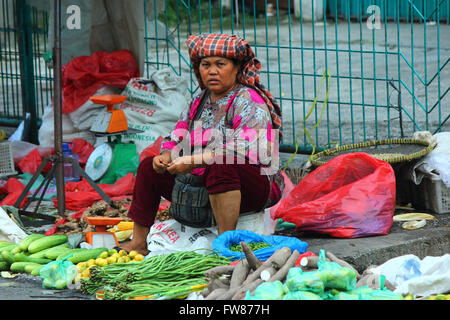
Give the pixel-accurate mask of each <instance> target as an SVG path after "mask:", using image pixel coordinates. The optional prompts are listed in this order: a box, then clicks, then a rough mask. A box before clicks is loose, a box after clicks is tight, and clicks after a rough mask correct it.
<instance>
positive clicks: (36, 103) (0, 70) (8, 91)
mask: <svg viewBox="0 0 450 320" xmlns="http://www.w3.org/2000/svg"><path fill="white" fill-rule="evenodd" d="M47 30H48V13H47V12H45V11H39V10H37V9H35V8H31V7H30V6H29V5H28V4H27V3H26V1H25V0H1V1H0V74H1V97H0V124H1V125H6V126H14V127H16V126H18V125H19V123H20V122H21V121H22V120H23V119H24V118H25V116H26V114H29V116H30V120H31V121H30V131H31V132H37V128H38V126H39V124H40V118H41V116H42V113H43V109H44V107H45V106H46V105H47V104H48V103H49V102H50V100H51V97H52V94H53V92H52V90H53V89H52V85H53V83H52V81H53V77H52V70H51V69H48V68H47V66H46V64H45V62H44V60H43V56H44V54H45V52H46V51H47V48H46V45H47ZM31 138H32V140H33V141H32V142H34V143H38V141H37V135H36V134H34V135H31Z"/></svg>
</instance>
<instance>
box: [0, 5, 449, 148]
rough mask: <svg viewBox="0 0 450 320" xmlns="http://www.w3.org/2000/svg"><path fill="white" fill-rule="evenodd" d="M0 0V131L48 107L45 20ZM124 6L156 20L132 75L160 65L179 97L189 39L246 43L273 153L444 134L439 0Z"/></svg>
mask: <svg viewBox="0 0 450 320" xmlns="http://www.w3.org/2000/svg"><path fill="white" fill-rule="evenodd" d="M0 1H1V7H0V10H2V11H3V16H4V17H7V18H8V19H3V21H0V43H1V54H0V56H1V61H0V63H1V67H0V68H1V69H0V72H1V75H2V97H1V98H0V103H1V107H0V124H2V123H3V124H5V123H9V124H11V123H12V124H18V123H19V122H20V121H21V119H23V117H24V114H25V112H30V111H31V109H34V110H35V114H36V117H37V118H38V119H39V118H40V116H41V115H42V112H43V108H44V106H46V105H47V104H48V103H49V102H50V99H51V93H52V91H51V90H52V83H51V79H52V76H51V70H48V69H47V68H45V64H44V61H43V55H44V53H45V52H46V51H47V50H48V49H47V48H46V47H45V45H46V37H47V28H48V27H47V18H46V17H47V16H46V15H47V13H46V12H41V11H38V10H36V9H34V8H30V7H28V6H26V4H25V1H24V0H15V1H13V0H0ZM136 1H138V2H140V3H141V4H142V6H143V7H144V10H146V11H147V12H150V11H153V12H157V13H158V14H157V16H158V19H157V20H146V36H145V39H144V41H145V43H146V48H147V60H146V63H145V66H146V70H145V72H144V75H147V76H148V75H149V74H150V72H151V71H152V70H155V69H161V68H166V67H168V68H170V69H172V70H173V71H174V72H175V73H176V74H178V75H179V76H182V77H186V79H187V80H188V81H189V83H190V86H189V90H190V93H191V94H194V93H196V92H197V91H198V87H197V82H196V79H195V76H194V74H193V72H192V70H191V66H190V62H189V58H188V54H187V48H186V45H185V40H186V39H187V37H188V36H189V35H190V34H198V33H228V34H236V35H238V36H241V37H243V38H245V39H246V40H247V41H248V42H249V43H250V44H251V46H252V47H253V48H254V50H255V52H256V55H257V57H258V59H259V60H260V61H261V62H262V66H263V69H262V72H261V79H262V82H263V83H264V84H265V85H266V87H267V88H268V89H269V90H270V91H271V92H272V94H273V95H274V96H275V97H276V98H277V99H278V101H279V102H280V105H281V107H282V110H283V124H284V138H283V140H282V141H281V148H282V150H285V151H292V150H294V147H295V144H296V142H297V143H298V145H299V147H300V152H305V153H308V152H311V149H312V147H313V146H315V147H316V148H317V149H316V150H318V149H321V148H327V147H329V146H333V145H336V144H340V145H342V144H347V143H355V142H360V141H366V140H376V139H388V138H397V137H402V136H405V137H410V136H412V134H413V132H415V131H421V130H429V131H431V132H432V133H436V132H439V131H450V119H449V118H450V94H449V91H450V63H449V62H450V0H389V1H388V0H371V1H369V0H363V1H356V0H334V1H333V0H327V1H325V0H298V1H296V0H166V1H160V0H154V1H153V0H146V1H144V0H136ZM13 4H14V5H13ZM11 6H13V7H14V9H13V11H11V9H10V8H11ZM19 9H20V10H19ZM27 10H28V12H29V13H27ZM14 12H15V13H16V15H15V16H14ZM19 13H20V14H22V18H21V19H22V20H21V19H18V17H19ZM266 13H267V14H266ZM11 14H12V15H11ZM23 19H25V20H23ZM26 19H28V20H26ZM20 21H28V22H24V24H23V25H22V27H20ZM29 34H31V36H30V35H29ZM21 35H22V36H21ZM25 35H27V36H25ZM24 37H25V38H24ZM30 43H31V45H30ZM31 83H33V85H31ZM25 100H26V101H28V102H27V103H24V101H25ZM315 101H316V103H314V102H315ZM324 102H325V103H324ZM25 105H26V108H25V107H24V106H25ZM27 110H28V111H27ZM309 137H311V138H309Z"/></svg>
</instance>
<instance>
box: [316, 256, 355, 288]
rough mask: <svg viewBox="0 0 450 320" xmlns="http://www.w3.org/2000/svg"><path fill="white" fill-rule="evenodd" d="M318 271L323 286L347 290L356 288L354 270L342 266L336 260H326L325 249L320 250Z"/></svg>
mask: <svg viewBox="0 0 450 320" xmlns="http://www.w3.org/2000/svg"><path fill="white" fill-rule="evenodd" d="M317 265H318V267H319V268H318V272H319V273H320V274H321V276H322V278H323V279H324V284H325V288H327V289H338V290H343V291H349V290H353V289H355V288H356V272H355V270H352V269H349V268H344V267H342V266H340V265H339V264H337V263H336V262H330V261H326V259H325V251H324V250H320V252H319V261H318V262H317Z"/></svg>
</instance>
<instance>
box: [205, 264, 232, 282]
mask: <svg viewBox="0 0 450 320" xmlns="http://www.w3.org/2000/svg"><path fill="white" fill-rule="evenodd" d="M234 268H235V267H234V266H229V265H223V266H217V267H214V268H211V269H209V270H207V271H205V278H207V279H216V278H219V277H220V276H221V275H225V274H226V275H230V274H232V273H233V270H234Z"/></svg>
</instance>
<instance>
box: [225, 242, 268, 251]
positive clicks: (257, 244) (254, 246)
mask: <svg viewBox="0 0 450 320" xmlns="http://www.w3.org/2000/svg"><path fill="white" fill-rule="evenodd" d="M248 246H249V247H250V249H252V251H255V250H259V249H263V248H267V247H270V246H271V245H270V244H268V243H266V242H250V243H248ZM230 250H231V251H237V252H241V251H242V248H241V245H240V244H232V245H231V246H230Z"/></svg>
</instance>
